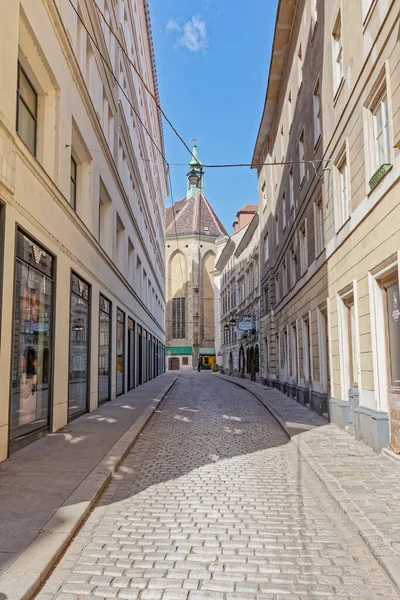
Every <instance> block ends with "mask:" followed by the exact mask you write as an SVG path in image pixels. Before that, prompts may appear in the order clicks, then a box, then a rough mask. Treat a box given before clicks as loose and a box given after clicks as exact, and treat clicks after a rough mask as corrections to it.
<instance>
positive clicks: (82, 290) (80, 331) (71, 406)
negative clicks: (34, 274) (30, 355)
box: [68, 273, 90, 418]
mask: <svg viewBox="0 0 400 600" xmlns="http://www.w3.org/2000/svg"><path fill="white" fill-rule="evenodd" d="M69 327H70V329H69V386H68V414H69V418H71V417H75V416H76V415H79V414H81V413H83V412H85V411H87V410H88V405H89V372H90V369H89V365H90V362H89V343H90V288H89V285H88V284H87V283H86V282H85V281H83V279H80V278H79V277H78V276H77V275H75V273H72V274H71V314H70V325H69Z"/></svg>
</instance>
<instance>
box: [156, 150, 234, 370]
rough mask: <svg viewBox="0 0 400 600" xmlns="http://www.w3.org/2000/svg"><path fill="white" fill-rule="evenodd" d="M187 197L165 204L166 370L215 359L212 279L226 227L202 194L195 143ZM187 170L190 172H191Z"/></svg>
mask: <svg viewBox="0 0 400 600" xmlns="http://www.w3.org/2000/svg"><path fill="white" fill-rule="evenodd" d="M193 155H194V156H195V157H196V159H192V161H191V163H190V164H189V167H190V168H191V169H192V171H193V170H194V171H196V170H197V173H198V180H197V183H195V184H191V183H190V181H189V176H188V188H187V194H186V197H185V198H183V199H182V200H180V201H179V202H176V203H175V204H174V205H173V206H171V207H170V208H167V209H166V225H167V230H166V231H167V234H166V238H167V240H166V241H167V249H166V260H167V312H166V340H167V350H166V352H167V356H168V369H170V370H177V369H192V368H197V367H198V364H199V361H201V364H202V368H209V367H210V366H211V365H212V364H213V363H214V362H215V361H216V357H215V355H216V351H215V339H214V322H215V296H216V293H215V283H214V277H213V271H214V266H215V257H216V254H217V251H218V247H217V243H216V241H217V239H219V238H221V236H225V235H226V231H225V229H224V227H223V225H222V224H221V222H220V221H219V219H218V217H217V216H216V215H215V213H214V211H213V209H212V208H211V205H210V203H209V202H208V200H207V198H206V197H205V196H204V193H203V192H204V179H203V172H202V169H201V164H200V162H199V161H198V159H197V146H194V147H193ZM192 171H191V172H192Z"/></svg>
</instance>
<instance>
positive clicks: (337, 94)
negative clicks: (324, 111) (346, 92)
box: [333, 77, 345, 106]
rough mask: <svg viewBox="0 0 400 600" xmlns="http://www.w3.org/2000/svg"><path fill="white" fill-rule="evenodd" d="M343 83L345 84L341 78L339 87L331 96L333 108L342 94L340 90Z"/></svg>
mask: <svg viewBox="0 0 400 600" xmlns="http://www.w3.org/2000/svg"><path fill="white" fill-rule="evenodd" d="M344 82H345V78H344V77H342V79H341V80H340V83H339V85H338V86H337V89H336V92H335V95H334V96H333V106H336V104H337V101H338V100H339V97H340V94H341V92H342V89H343V88H344Z"/></svg>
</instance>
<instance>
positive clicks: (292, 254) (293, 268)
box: [289, 245, 296, 288]
mask: <svg viewBox="0 0 400 600" xmlns="http://www.w3.org/2000/svg"><path fill="white" fill-rule="evenodd" d="M289 265H290V288H294V286H295V285H296V250H295V247H294V245H292V246H291V248H290V263H289Z"/></svg>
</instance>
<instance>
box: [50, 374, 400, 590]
mask: <svg viewBox="0 0 400 600" xmlns="http://www.w3.org/2000/svg"><path fill="white" fill-rule="evenodd" d="M203 375H204V376H203ZM181 409H184V410H181ZM185 411H186V412H185ZM193 411H195V412H193ZM182 414H184V415H185V416H186V417H187V419H190V420H189V421H182V420H180V419H176V418H175V417H176V415H182ZM226 417H229V418H226ZM231 417H234V420H232V419H231ZM233 423H234V427H232V426H231V425H232V424H233ZM339 439H341V438H339ZM316 445H317V446H319V447H321V448H323V449H324V452H325V446H324V444H323V440H322V439H321V440H318V442H316ZM337 445H339V446H340V443H339V441H337ZM328 450H329V449H328V448H327V449H326V454H325V458H326V468H332V470H333V469H334V467H335V464H336V463H335V460H334V458H333V457H332V453H330V452H329V451H328ZM339 455H340V460H341V461H342V462H343V464H345V460H346V461H347V458H346V457H345V455H344V454H343V452H342V451H339ZM363 457H364V455H363ZM359 463H360V464H359V467H360V469H361V468H362V464H363V463H362V461H361V460H360V461H359ZM335 468H336V467H335ZM343 468H344V467H343ZM332 472H333V471H332ZM337 472H339V473H340V468H339V469H338V471H337ZM360 472H361V471H360ZM117 475H118V476H117V477H115V478H114V479H113V481H112V482H111V483H110V485H109V486H108V488H107V489H106V491H105V493H104V494H103V496H102V498H101V499H100V500H99V503H98V506H97V508H96V509H95V510H94V511H93V513H92V515H91V517H90V523H89V522H88V523H86V524H85V525H84V526H83V528H82V530H81V532H80V534H79V536H78V537H79V539H78V538H77V540H78V543H77V544H75V545H74V548H73V550H72V551H71V553H70V550H67V552H66V554H65V556H64V559H63V560H64V564H63V567H62V569H61V567H57V568H56V569H55V571H54V572H53V574H52V575H51V577H50V578H49V581H48V584H49V585H50V587H49V588H47V589H48V590H54V595H53V596H51V594H50V598H52V597H53V598H57V600H58V598H60V600H63V599H62V598H61V596H62V595H63V594H64V596H68V595H70V594H71V595H72V598H67V597H66V598H65V600H77V596H78V595H80V594H81V595H90V596H91V597H96V598H100V597H103V598H106V599H107V598H113V597H116V596H117V597H118V598H121V599H122V600H283V599H284V600H316V599H318V600H346V599H347V600H356V599H357V600H358V599H362V600H400V597H399V594H398V592H397V591H396V590H395V588H394V587H393V585H392V583H391V582H390V580H389V579H388V577H387V575H386V573H385V572H384V571H383V570H382V569H381V567H379V565H378V564H377V563H376V561H375V559H374V558H373V557H372V556H371V554H370V553H369V551H368V550H367V549H366V546H364V544H363V543H362V542H361V540H360V539H359V538H358V537H357V536H356V535H355V534H354V532H353V531H352V530H351V529H350V528H349V526H348V521H347V518H346V517H345V516H344V515H343V513H342V512H341V511H340V510H339V509H338V508H337V505H336V504H335V502H334V501H333V500H332V498H331V496H330V495H329V493H328V491H327V490H326V489H325V488H324V487H323V485H322V484H321V482H320V481H319V480H318V478H317V477H316V476H315V474H314V473H313V471H312V470H311V469H310V467H309V466H308V464H307V463H306V462H305V461H304V460H303V459H302V458H301V457H300V455H299V454H298V451H297V448H296V446H295V445H294V444H293V442H289V440H288V437H287V435H286V434H285V433H284V431H283V430H282V428H281V427H280V426H279V425H278V423H277V422H276V421H275V420H274V418H273V417H272V416H271V414H270V413H269V412H268V411H267V410H266V409H265V407H263V406H262V405H261V403H259V402H257V401H256V400H255V399H254V397H253V396H251V395H250V394H249V393H248V392H246V391H244V390H241V389H239V388H237V387H233V386H232V385H231V384H229V383H227V382H224V381H222V380H220V379H219V378H218V377H216V376H214V375H212V374H204V373H201V374H200V375H198V374H197V373H193V374H192V373H185V374H184V375H182V377H180V378H179V381H178V383H177V384H176V385H175V387H174V388H173V389H172V391H171V392H170V393H169V397H168V399H167V400H166V401H164V403H163V404H162V405H161V407H160V408H159V410H158V411H157V412H156V413H155V414H154V416H153V418H152V419H151V421H150V422H149V424H148V425H147V427H146V429H145V430H144V432H143V434H142V435H141V436H140V438H139V439H138V441H137V442H136V444H135V446H134V448H133V449H132V451H131V452H130V453H129V455H128V456H127V457H126V459H125V461H124V464H123V466H122V468H121V469H120V471H119V473H118V474H117ZM362 476H363V477H366V476H369V477H371V478H372V479H373V480H374V481H375V478H377V477H378V476H379V469H378V471H377V472H374V471H373V470H371V472H370V473H369V474H368V473H366V474H365V475H362ZM332 477H333V475H332ZM360 477H361V475H360ZM388 480H389V485H390V481H392V482H393V479H392V478H391V477H389V476H388ZM359 481H360V480H359V479H357V478H356V477H354V481H353V483H355V485H351V486H348V488H347V489H348V490H350V489H351V490H352V493H353V494H354V493H356V490H358V491H357V493H360V489H361V488H360V486H359V485H358V483H357V482H359ZM381 485H383V484H381ZM377 489H378V488H377ZM388 489H389V490H390V493H391V494H394V493H396V492H395V489H396V488H395V487H390V488H388ZM361 491H362V490H361ZM346 493H347V492H346ZM362 493H363V491H362ZM389 497H391V498H392V496H390V495H389ZM362 501H363V502H365V505H366V507H368V509H370V510H371V511H373V510H378V509H379V507H378V506H375V505H373V504H371V505H368V501H367V499H365V500H364V499H363V500H362ZM348 510H349V511H350V512H351V511H352V510H353V505H352V503H349V504H348ZM393 511H397V505H393ZM391 517H392V515H391V514H390V511H388V510H386V511H385V515H384V518H383V519H381V523H384V522H385V521H387V523H385V526H386V527H391V528H393V525H391V524H390V523H389V521H391V520H392V519H391ZM87 525H88V527H87ZM382 526H383V525H382ZM366 531H367V532H368V535H369V536H370V537H371V539H372V537H373V536H374V535H375V533H374V530H373V529H371V528H369V529H366ZM378 541H379V543H380V547H381V548H382V552H384V549H385V548H386V546H385V545H384V544H382V541H381V538H379V540H378ZM397 543H400V536H399V539H398V542H397ZM99 553H100V555H99V556H93V554H99ZM52 585H53V587H51V586H52ZM56 585H60V586H62V588H61V590H62V593H60V592H59V591H58V590H59V589H60V588H57V587H56ZM85 586H89V587H86V588H85ZM43 593H46V595H49V594H48V593H47V590H46V592H43ZM50 598H47V597H46V598H43V600H50Z"/></svg>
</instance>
